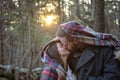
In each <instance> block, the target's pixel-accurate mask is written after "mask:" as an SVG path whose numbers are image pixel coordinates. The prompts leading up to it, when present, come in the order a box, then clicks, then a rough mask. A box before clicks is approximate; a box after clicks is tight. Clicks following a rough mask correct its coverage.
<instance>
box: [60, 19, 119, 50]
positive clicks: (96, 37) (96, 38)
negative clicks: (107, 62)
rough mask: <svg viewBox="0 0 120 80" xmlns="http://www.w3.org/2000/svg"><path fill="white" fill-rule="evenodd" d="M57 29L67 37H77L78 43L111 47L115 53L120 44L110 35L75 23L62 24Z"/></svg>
mask: <svg viewBox="0 0 120 80" xmlns="http://www.w3.org/2000/svg"><path fill="white" fill-rule="evenodd" d="M59 27H60V28H62V29H63V30H64V31H65V32H66V33H67V34H68V35H71V36H73V37H77V38H78V39H79V41H80V42H83V43H86V44H90V45H95V46H108V47H113V48H114V49H115V51H119V50H120V42H119V41H117V39H116V38H115V37H114V36H113V35H111V34H106V33H99V32H95V31H94V30H92V29H91V28H89V27H88V26H87V27H85V26H83V25H80V24H79V23H77V22H75V21H69V22H67V23H63V24H61V25H60V26H59Z"/></svg>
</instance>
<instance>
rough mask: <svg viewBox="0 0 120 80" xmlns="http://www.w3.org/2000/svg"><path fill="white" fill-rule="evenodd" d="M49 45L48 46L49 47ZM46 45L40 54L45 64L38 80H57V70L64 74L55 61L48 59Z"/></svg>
mask: <svg viewBox="0 0 120 80" xmlns="http://www.w3.org/2000/svg"><path fill="white" fill-rule="evenodd" d="M50 44H51V43H49V44H48V45H50ZM48 45H46V46H45V47H44V49H43V50H42V53H41V60H42V61H43V62H44V63H45V65H44V67H43V70H42V73H41V77H40V80H58V79H59V76H58V73H57V70H61V71H62V72H63V73H65V71H64V69H63V67H62V65H61V64H59V63H58V62H57V61H56V60H54V59H52V58H50V57H49V56H48V55H47V53H46V52H45V50H46V49H47V47H48Z"/></svg>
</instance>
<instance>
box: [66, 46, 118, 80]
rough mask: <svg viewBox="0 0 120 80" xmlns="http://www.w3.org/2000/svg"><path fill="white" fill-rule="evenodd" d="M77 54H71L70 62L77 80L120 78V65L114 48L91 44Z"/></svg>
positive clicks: (112, 79) (113, 79) (111, 79)
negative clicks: (115, 57)
mask: <svg viewBox="0 0 120 80" xmlns="http://www.w3.org/2000/svg"><path fill="white" fill-rule="evenodd" d="M76 54H79V55H77V56H76V55H75V54H71V55H70V56H69V58H68V63H69V65H70V67H71V68H72V70H73V71H74V72H75V74H76V76H77V80H120V66H119V65H118V63H117V61H116V60H115V59H114V54H113V49H112V48H109V47H96V46H89V47H87V48H86V49H85V50H84V51H83V52H82V53H80V52H79V51H78V52H76Z"/></svg>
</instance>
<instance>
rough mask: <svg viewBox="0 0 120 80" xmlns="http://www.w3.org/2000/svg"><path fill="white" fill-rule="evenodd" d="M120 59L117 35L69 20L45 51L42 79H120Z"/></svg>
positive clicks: (42, 57)
mask: <svg viewBox="0 0 120 80" xmlns="http://www.w3.org/2000/svg"><path fill="white" fill-rule="evenodd" d="M115 56H116V57H115ZM119 56H120V42H119V41H117V39H116V38H115V37H114V36H112V35H111V34H106V33H99V32H95V31H94V30H92V29H91V28H89V27H85V26H83V25H81V24H79V23H78V22H76V21H69V22H66V23H63V24H61V25H59V27H58V30H57V37H56V38H54V39H53V40H52V41H50V42H48V43H47V44H46V45H45V46H44V48H43V50H42V53H41V59H42V61H43V62H44V66H43V70H42V72H41V76H40V80H120V66H119V64H118V61H117V59H119ZM115 58H117V59H115Z"/></svg>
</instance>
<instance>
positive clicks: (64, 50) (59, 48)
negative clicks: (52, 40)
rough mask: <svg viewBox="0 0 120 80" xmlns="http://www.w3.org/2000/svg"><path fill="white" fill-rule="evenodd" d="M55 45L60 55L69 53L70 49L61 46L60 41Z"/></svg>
mask: <svg viewBox="0 0 120 80" xmlns="http://www.w3.org/2000/svg"><path fill="white" fill-rule="evenodd" d="M56 45H57V49H58V52H59V55H60V56H68V55H69V54H70V51H69V50H68V49H66V48H65V47H63V45H62V44H61V43H56Z"/></svg>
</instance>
